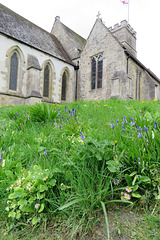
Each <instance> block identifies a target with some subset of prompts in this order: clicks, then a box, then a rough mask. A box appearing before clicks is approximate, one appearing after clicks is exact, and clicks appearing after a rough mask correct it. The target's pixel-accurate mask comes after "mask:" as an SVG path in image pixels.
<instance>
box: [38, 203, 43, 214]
mask: <svg viewBox="0 0 160 240" xmlns="http://www.w3.org/2000/svg"><path fill="white" fill-rule="evenodd" d="M43 210H44V203H42V204H41V206H40V209H39V211H38V213H41V212H42V211H43Z"/></svg>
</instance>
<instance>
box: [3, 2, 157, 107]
mask: <svg viewBox="0 0 160 240" xmlns="http://www.w3.org/2000/svg"><path fill="white" fill-rule="evenodd" d="M98 96H100V99H108V98H121V99H137V100H148V99H150V98H151V99H154V98H159V97H160V79H159V78H158V77H157V76H156V75H155V74H154V73H153V72H151V71H150V70H149V69H147V68H146V67H145V66H144V65H143V64H142V63H141V62H140V61H139V60H138V59H137V52H136V32H135V31H134V30H133V28H132V27H131V26H130V25H129V24H128V23H127V21H125V20H124V21H122V22H121V23H120V24H116V25H114V27H113V28H107V27H106V26H105V24H104V23H103V21H102V19H100V18H97V19H96V21H95V24H94V26H93V28H92V30H91V32H90V34H89V36H88V38H87V39H84V38H83V37H81V36H80V35H78V34H77V33H75V32H74V31H73V30H71V29H70V28H68V27H67V26H65V25H64V24H63V23H62V22H61V21H60V17H56V18H55V22H54V24H53V28H52V30H51V33H49V32H47V31H45V30H43V29H42V28H40V27H38V26H36V25H35V24H33V23H32V22H30V21H28V20H26V19H25V18H23V17H22V16H20V15H18V14H16V13H15V12H13V11H11V10H10V9H8V8H6V7H5V6H4V5H2V4H0V104H1V105H6V104H8V105H16V104H32V103H34V102H48V103H55V102H58V103H59V102H63V101H66V102H70V101H74V100H89V99H97V98H98Z"/></svg>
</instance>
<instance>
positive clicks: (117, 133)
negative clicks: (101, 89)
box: [0, 100, 160, 239]
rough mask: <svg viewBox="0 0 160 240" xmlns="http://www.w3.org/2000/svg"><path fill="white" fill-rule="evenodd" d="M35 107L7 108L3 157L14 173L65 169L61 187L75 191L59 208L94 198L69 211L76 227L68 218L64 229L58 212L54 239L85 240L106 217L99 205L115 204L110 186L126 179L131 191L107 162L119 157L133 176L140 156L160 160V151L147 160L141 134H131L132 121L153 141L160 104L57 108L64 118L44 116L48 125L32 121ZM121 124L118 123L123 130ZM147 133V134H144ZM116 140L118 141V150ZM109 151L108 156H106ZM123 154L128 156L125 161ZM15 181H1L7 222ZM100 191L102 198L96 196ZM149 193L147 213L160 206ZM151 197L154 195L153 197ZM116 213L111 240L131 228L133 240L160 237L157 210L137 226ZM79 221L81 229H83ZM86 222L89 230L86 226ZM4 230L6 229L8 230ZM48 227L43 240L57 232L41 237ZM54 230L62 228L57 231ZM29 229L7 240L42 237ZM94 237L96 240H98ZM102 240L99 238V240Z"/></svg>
mask: <svg viewBox="0 0 160 240" xmlns="http://www.w3.org/2000/svg"><path fill="white" fill-rule="evenodd" d="M31 108H32V107H28V106H17V107H3V108H2V110H1V115H0V125H1V126H2V128H1V152H2V151H3V153H4V158H5V160H6V168H7V167H10V166H11V167H12V169H16V166H17V164H18V163H22V165H23V167H25V168H26V169H30V168H31V166H32V165H34V164H39V165H41V167H42V168H49V169H50V170H52V169H55V168H58V169H60V170H61V173H60V174H59V175H58V176H57V186H58V184H59V185H60V184H61V183H65V184H68V185H69V186H70V187H71V192H65V191H64V192H63V191H62V192H61V194H60V196H59V197H57V199H56V204H57V206H62V205H63V204H65V202H66V199H68V201H69V199H70V201H71V200H73V198H72V197H71V195H73V196H74V199H77V198H78V197H79V198H88V197H89V199H91V204H90V203H87V202H85V203H83V204H81V203H79V208H77V207H73V210H72V211H71V212H70V210H69V212H67V210H65V214H66V216H67V218H69V216H71V217H70V218H71V219H72V218H73V219H74V221H75V224H74V223H72V226H70V225H69V226H67V222H66V220H65V219H64V223H63V224H62V223H61V221H60V219H61V216H62V218H63V214H61V213H58V215H56V216H57V221H56V222H55V223H54V224H53V229H54V234H55V237H54V238H51V239H59V238H58V236H61V234H60V233H59V231H62V232H63V234H66V233H67V234H68V235H66V237H65V239H67V236H69V237H68V239H71V234H73V233H74V234H73V239H76V237H75V236H76V234H77V239H81V237H80V236H82V235H83V232H84V229H87V231H89V229H90V227H91V226H93V225H94V223H96V221H98V217H97V216H99V219H101V215H99V211H100V205H99V202H100V200H105V198H107V196H108V198H109V199H111V196H110V195H109V194H108V195H107V194H106V195H105V194H102V191H103V189H107V187H108V183H109V184H110V182H111V178H112V177H113V179H114V178H121V179H122V180H121V187H125V186H126V185H124V172H123V171H119V172H118V175H116V174H117V173H116V174H115V173H109V171H108V170H107V166H106V160H110V159H111V156H112V158H115V157H114V156H113V153H114V154H115V155H118V159H120V160H121V159H122V160H121V162H123V168H124V169H126V168H128V169H131V168H132V171H131V172H133V171H134V170H137V158H138V157H141V159H142V158H145V159H146V158H147V159H148V160H147V161H150V159H151V160H152V161H153V162H157V161H159V152H160V150H159V149H157V148H156V151H152V155H153V157H151V156H150V155H151V152H150V151H148V152H147V154H146V155H145V154H144V151H143V150H144V147H146V145H145V144H146V142H145V138H144V140H143V141H142V139H139V138H137V132H136V131H131V130H130V122H131V120H130V117H133V118H134V121H136V123H137V125H138V127H139V126H141V127H144V125H145V126H146V127H147V128H148V129H149V131H148V134H149V135H148V136H149V139H150V140H151V138H152V131H155V130H154V122H155V121H157V123H158V125H159V126H160V115H159V110H160V103H159V102H134V101H121V100H108V101H105V102H104V101H97V102H92V101H91V102H74V103H70V104H67V112H65V108H64V106H56V105H55V106H53V108H54V109H55V111H56V112H57V108H59V111H60V115H58V116H56V121H55V120H53V119H52V116H48V118H46V119H45V117H44V116H42V115H40V116H39V115H38V118H40V117H42V119H43V117H44V119H43V123H40V122H36V121H32V120H33V116H35V115H33V112H32V111H31ZM72 109H74V110H76V114H77V118H76V120H75V117H74V116H72V113H70V115H71V116H69V110H70V111H72ZM140 110H141V112H140ZM24 111H25V112H24ZM62 116H63V118H62ZM124 116H126V119H127V121H128V125H127V123H124V125H125V124H126V125H125V129H126V131H125V132H124V131H121V126H122V121H124ZM59 117H61V120H59ZM67 117H68V119H67ZM116 120H118V121H119V125H118V126H117V121H116ZM68 121H69V123H68ZM111 121H113V124H114V129H113V128H111ZM4 122H5V124H4ZM142 125H143V126H142ZM80 132H82V133H83V135H84V136H85V139H84V144H83V141H81V134H80ZM143 134H145V131H144V130H143ZM155 134H157V135H158V134H159V132H158V131H157V132H155ZM121 135H123V137H121ZM115 140H116V141H117V147H116V149H115V147H114V141H115ZM158 141H159V136H156V135H155V142H152V143H151V148H152V149H153V147H154V146H155V144H158V143H159V142H158ZM156 146H157V145H156ZM44 149H46V151H47V153H48V154H47V157H45V156H44V154H43V150H44ZM106 149H107V150H106ZM102 150H103V151H102ZM105 152H107V154H106V155H105ZM122 153H123V154H124V155H126V156H127V157H124V158H122V156H121V154H122ZM86 159H87V160H86ZM101 159H103V161H101ZM98 160H99V161H98ZM97 162H98V164H97ZM128 171H130V170H128ZM84 172H85V174H84ZM104 174H106V175H107V176H108V179H109V178H110V179H109V182H107V181H106V178H105V176H104ZM94 178H95V179H94ZM76 179H78V181H76ZM91 179H92V180H93V179H94V181H91ZM12 181H13V180H12V179H7V181H6V182H5V184H4V179H1V183H3V184H2V187H1V190H0V191H1V216H2V219H3V221H4V219H6V211H5V210H4V208H5V207H6V201H7V199H6V198H7V191H6V187H7V186H9V185H10V184H11V183H12ZM97 185H98V186H97ZM86 186H87V187H86ZM98 191H99V193H100V194H97V192H98ZM105 191H107V190H105ZM145 191H146V190H144V200H143V201H144V202H143V208H144V209H148V206H149V205H152V204H153V206H155V205H154V204H155V203H154V201H153V202H152V203H151V202H148V201H150V200H148V199H149V197H148V198H147V196H146V194H145ZM71 193H72V194H71ZM103 193H104V192H103ZM108 193H109V190H108ZM148 194H150V192H149V193H148ZM102 195H104V196H102ZM49 197H50V198H53V195H50V196H49ZM102 198H103V199H102ZM119 198H120V196H119ZM97 199H98V200H97ZM77 211H78V212H79V213H80V216H79V217H78V215H77V220H78V221H77V222H76V220H75V216H76V214H77ZM94 211H95V212H94ZM152 211H153V209H152ZM152 211H151V212H152ZM49 212H50V214H51V217H52V215H53V213H54V210H53V209H51V210H50V211H49ZM85 212H86V213H85ZM119 212H121V214H120V215H123V216H124V218H126V217H127V214H125V213H124V214H122V212H124V211H122V210H121V209H119V210H118V209H117V212H116V213H117V215H118V214H119ZM84 213H85V214H84ZM116 213H115V214H114V216H113V218H114V219H115V220H114V225H113V224H112V222H113V219H112V217H110V215H112V214H110V215H109V221H111V220H110V218H111V219H112V221H111V223H110V225H111V229H112V231H111V236H112V235H113V236H114V238H113V239H116V236H117V237H118V236H119V235H120V236H121V238H119V239H123V238H122V237H123V236H126V235H125V234H126V233H125V232H126V229H127V228H131V229H132V231H131V233H130V235H131V236H132V237H134V235H135V236H136V237H135V239H143V238H142V237H143V236H145V238H144V239H147V238H148V239H158V238H157V236H158V235H157V232H158V228H159V218H158V213H159V212H158V206H157V205H156V208H155V211H154V212H153V214H152V215H151V214H150V213H149V212H145V213H143V214H142V215H141V218H140V219H139V220H137V219H136V217H135V219H136V227H135V225H134V224H132V223H129V222H128V223H126V222H125V223H124V219H123V218H122V219H120V217H115V216H116ZM4 217H5V218H4ZM92 217H93V218H94V221H93V220H92V221H91V220H90V219H92ZM70 218H69V219H70ZM96 218H97V220H96ZM79 219H80V224H78V222H79ZM71 221H72V220H71ZM128 221H129V220H128ZM138 221H139V224H138ZM152 221H153V222H155V225H152ZM7 222H8V220H5V222H3V224H4V225H2V226H4V228H3V230H2V234H3V236H2V237H1V238H2V239H3V238H4V233H5V232H7V231H10V230H11V232H12V231H13V230H15V229H14V227H13V229H12V227H11V223H9V222H8V223H7ZM87 223H88V225H86V224H87ZM143 223H145V224H144V225H145V226H146V229H147V231H145V229H144V225H143ZM99 224H100V227H99V229H101V227H102V228H103V231H104V229H105V226H103V222H101V221H100V223H99ZM130 224H131V226H130ZM5 226H7V229H6V228H5ZM24 226H25V225H24ZM44 226H45V224H43V230H42V231H41V230H39V231H38V234H39V236H38V238H39V239H41V238H42V239H49V235H50V233H51V232H52V231H51V229H52V228H50V229H48V231H47V232H45V233H42V232H44ZM55 226H57V227H56V230H55ZM126 226H128V227H126ZM86 227H87V228H86ZM29 229H30V227H29ZM29 229H28V227H27V226H26V228H23V230H21V234H20V233H19V231H18V230H15V231H17V232H15V233H11V235H10V237H9V236H8V235H7V237H6V238H4V239H16V238H17V239H18V237H17V236H18V235H19V234H20V235H22V236H23V238H24V236H25V238H26V239H31V238H32V239H33V236H34V234H37V230H36V233H33V234H31V235H28V237H27V236H26V235H27V234H28V233H29V232H28V231H30V230H29ZM70 229H71V230H70ZM82 229H83V230H82ZM94 229H95V232H94V234H95V236H96V231H98V230H97V229H96V227H95V228H94ZM113 229H114V230H113ZM103 231H102V230H101V231H100V233H99V234H100V237H101V239H106V238H104V237H105V236H106V235H104V234H105V233H103ZM52 234H53V232H52ZM78 234H79V236H78ZM94 234H93V235H92V237H91V239H94V238H93V237H94ZM41 235H42V237H41ZM45 235H46V237H45ZM56 235H57V238H56ZM87 237H88V238H87ZM97 237H98V235H97ZM97 237H95V239H96V238H97ZM38 238H37V239H38ZM35 239H36V237H35ZM61 239H64V238H63V236H61ZM82 239H85V236H84V237H82ZM86 239H89V236H88V235H86ZM117 239H118V238H117ZM128 239H129V238H128Z"/></svg>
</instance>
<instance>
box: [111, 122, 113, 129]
mask: <svg viewBox="0 0 160 240" xmlns="http://www.w3.org/2000/svg"><path fill="white" fill-rule="evenodd" d="M111 128H113V129H114V124H113V121H111Z"/></svg>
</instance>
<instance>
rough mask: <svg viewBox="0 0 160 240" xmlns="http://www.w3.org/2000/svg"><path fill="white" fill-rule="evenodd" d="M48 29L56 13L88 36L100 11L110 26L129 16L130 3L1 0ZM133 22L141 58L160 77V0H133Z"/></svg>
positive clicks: (114, 1) (98, 0)
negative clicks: (128, 4)
mask: <svg viewBox="0 0 160 240" xmlns="http://www.w3.org/2000/svg"><path fill="white" fill-rule="evenodd" d="M0 3H2V4H3V5H5V6H6V7H8V8H10V9H12V10H13V11H15V12H16V13H18V14H19V15H21V16H23V17H25V18H27V19H28V20H30V21H31V22H33V23H35V24H37V25H38V26H40V27H41V28H44V29H45V30H47V31H49V32H50V31H51V28H52V25H53V23H54V19H55V17H56V16H57V15H58V16H60V19H61V22H62V23H64V24H65V25H66V26H67V27H69V28H71V29H72V30H74V31H75V32H77V33H78V34H79V35H81V36H82V37H84V38H87V37H88V35H89V33H90V31H91V29H92V27H93V24H94V23H95V21H96V16H97V14H98V11H100V13H101V18H102V20H103V22H104V23H105V25H106V26H107V27H110V26H114V24H116V23H120V22H121V21H122V20H124V19H126V20H128V7H127V5H123V4H122V3H121V1H120V0H79V1H78V0H45V1H42V0H0ZM129 23H130V25H131V26H132V27H133V29H134V30H135V31H136V32H137V58H138V59H139V60H140V61H141V62H142V63H143V64H144V65H145V66H146V67H147V68H150V69H151V70H152V71H153V72H154V73H155V74H156V75H157V76H158V77H159V78H160V61H159V54H160V26H159V24H160V0H130V9H129Z"/></svg>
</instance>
